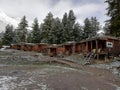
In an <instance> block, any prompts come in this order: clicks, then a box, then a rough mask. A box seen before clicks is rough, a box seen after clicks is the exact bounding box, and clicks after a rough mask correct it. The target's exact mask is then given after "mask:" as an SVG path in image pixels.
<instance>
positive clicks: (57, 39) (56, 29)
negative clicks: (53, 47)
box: [51, 17, 64, 44]
mask: <svg viewBox="0 0 120 90" xmlns="http://www.w3.org/2000/svg"><path fill="white" fill-rule="evenodd" d="M61 27H62V25H61V21H60V19H59V18H58V17H57V18H56V19H55V20H54V22H53V25H52V32H51V36H52V37H51V41H52V43H53V44H61V43H63V42H64V41H63V39H62V38H63V37H62V36H63V31H62V28H61Z"/></svg>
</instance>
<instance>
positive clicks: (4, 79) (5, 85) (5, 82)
mask: <svg viewBox="0 0 120 90" xmlns="http://www.w3.org/2000/svg"><path fill="white" fill-rule="evenodd" d="M15 79H17V78H16V77H10V76H0V90H10V88H11V84H10V83H11V81H12V80H15ZM12 88H13V87H12Z"/></svg>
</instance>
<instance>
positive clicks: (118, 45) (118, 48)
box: [80, 36, 120, 59]
mask: <svg viewBox="0 0 120 90" xmlns="http://www.w3.org/2000/svg"><path fill="white" fill-rule="evenodd" d="M80 47H81V52H82V53H89V52H93V51H94V52H95V53H96V54H97V59H99V56H102V55H103V56H105V55H107V54H108V53H110V54H111V55H117V54H120V39H118V38H116V37H112V36H97V37H93V38H90V39H86V40H83V41H81V45H80Z"/></svg>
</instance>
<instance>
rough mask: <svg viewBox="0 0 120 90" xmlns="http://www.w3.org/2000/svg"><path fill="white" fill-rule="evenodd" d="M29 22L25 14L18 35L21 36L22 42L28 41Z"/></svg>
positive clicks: (19, 25)
mask: <svg viewBox="0 0 120 90" xmlns="http://www.w3.org/2000/svg"><path fill="white" fill-rule="evenodd" d="M27 27H28V22H27V20H26V17H25V16H23V18H22V19H21V21H20V23H19V24H18V28H17V36H18V37H19V40H20V42H26V35H27Z"/></svg>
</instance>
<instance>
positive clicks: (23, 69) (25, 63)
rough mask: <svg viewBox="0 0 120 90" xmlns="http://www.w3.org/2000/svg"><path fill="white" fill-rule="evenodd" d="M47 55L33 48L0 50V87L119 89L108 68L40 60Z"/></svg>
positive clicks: (12, 89)
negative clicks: (36, 51)
mask: <svg viewBox="0 0 120 90" xmlns="http://www.w3.org/2000/svg"><path fill="white" fill-rule="evenodd" d="M50 59H53V58H49V57H47V56H42V55H41V54H39V53H35V52H24V51H16V50H6V51H0V90H120V78H119V77H117V76H116V75H113V74H112V72H110V71H108V70H105V69H99V68H96V67H89V66H82V65H80V68H72V67H69V66H67V65H62V64H57V63H43V62H42V61H43V60H50ZM41 62H42V63H41Z"/></svg>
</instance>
